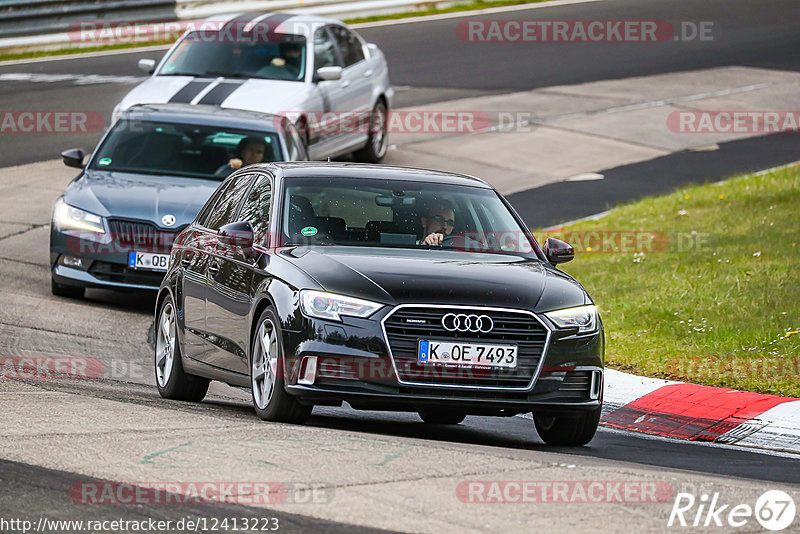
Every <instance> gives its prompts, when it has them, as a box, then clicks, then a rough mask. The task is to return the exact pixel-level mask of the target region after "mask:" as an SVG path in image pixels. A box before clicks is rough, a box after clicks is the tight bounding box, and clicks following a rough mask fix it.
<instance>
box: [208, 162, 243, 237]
mask: <svg viewBox="0 0 800 534" xmlns="http://www.w3.org/2000/svg"><path fill="white" fill-rule="evenodd" d="M252 178H253V175H252V174H248V175H244V176H239V177H237V178H236V179H235V180H234V181H233V182H231V184H230V186H229V187H228V189H227V190H226V191H225V192H224V193H223V194H222V195H220V197H219V201H218V202H217V204H216V206H214V209H213V210H212V211H211V215H210V216H209V218H208V222H206V224H205V226H206V227H207V228H210V229H211V230H219V229H220V228H222V227H223V226H225V225H226V224H229V223H232V222H234V219H233V218H234V217H236V213H237V211H238V208H239V205H240V204H241V203H242V199H243V198H244V195H245V193H247V188H248V187H249V186H250V182H251V181H252Z"/></svg>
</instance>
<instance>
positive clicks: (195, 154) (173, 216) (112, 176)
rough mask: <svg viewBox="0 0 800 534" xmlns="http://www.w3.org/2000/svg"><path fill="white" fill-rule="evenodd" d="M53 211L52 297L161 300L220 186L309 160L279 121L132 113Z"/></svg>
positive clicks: (77, 160)
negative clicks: (180, 246)
mask: <svg viewBox="0 0 800 534" xmlns="http://www.w3.org/2000/svg"><path fill="white" fill-rule="evenodd" d="M62 158H63V160H64V163H65V164H66V165H68V166H70V167H76V168H79V169H81V173H80V174H79V175H78V176H77V177H76V178H75V179H74V180H73V181H72V183H70V184H69V186H68V187H67V190H66V191H64V194H63V195H62V196H61V197H60V198H59V199H58V200H57V201H56V203H55V206H54V208H53V220H52V225H51V230H50V265H51V269H52V282H51V288H52V292H53V294H55V295H59V296H65V297H73V298H75V297H81V296H83V294H84V290H85V288H87V287H101V288H112V289H133V290H156V289H158V286H159V284H160V283H161V279H162V278H163V277H164V273H165V272H166V270H167V265H168V261H169V251H170V247H171V246H172V241H173V240H174V239H175V236H176V235H177V234H178V232H180V231H181V230H182V229H183V228H185V227H186V226H187V225H188V224H189V223H190V222H192V220H193V219H194V218H195V216H196V215H197V212H198V211H200V208H201V207H202V206H203V204H205V202H206V200H208V197H209V196H211V194H212V193H213V192H214V190H216V189H217V187H218V186H219V184H220V182H221V181H222V180H224V179H225V178H226V177H227V176H228V175H229V174H231V173H232V172H233V171H234V170H236V169H237V168H239V167H242V166H246V165H248V164H252V163H257V162H271V161H295V160H307V159H308V156H307V153H306V150H305V148H304V147H303V144H302V141H301V139H300V136H299V135H298V132H297V130H296V129H295V127H294V125H293V124H292V123H291V122H290V121H289V120H288V119H285V118H282V117H277V116H273V115H267V114H261V113H253V112H244V111H235V110H229V109H221V108H218V107H213V106H189V105H184V104H162V105H141V106H135V107H133V108H130V109H129V110H127V111H126V112H125V113H123V114H122V116H121V117H120V118H119V119H118V120H117V122H116V123H114V125H113V126H112V127H111V129H110V130H109V131H108V133H107V134H106V135H105V136H104V137H103V139H102V140H101V141H100V144H99V145H98V147H97V149H96V150H95V152H94V154H93V155H92V156H91V157H90V158H89V162H88V163H87V164H86V166H84V164H83V160H84V158H85V154H84V152H83V150H81V149H72V150H68V151H66V152H64V153H63V154H62Z"/></svg>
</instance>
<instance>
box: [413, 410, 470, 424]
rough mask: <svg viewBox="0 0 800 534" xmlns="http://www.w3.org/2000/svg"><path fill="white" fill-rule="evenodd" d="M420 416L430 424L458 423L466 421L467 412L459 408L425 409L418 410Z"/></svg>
mask: <svg viewBox="0 0 800 534" xmlns="http://www.w3.org/2000/svg"><path fill="white" fill-rule="evenodd" d="M417 413H418V414H419V418H420V419H422V420H423V421H424V422H426V423H428V424H429V425H457V424H459V423H461V422H462V421H464V419H466V417H467V412H465V411H463V410H458V409H455V410H454V409H446V408H440V409H431V408H429V409H425V410H419V411H418V412H417Z"/></svg>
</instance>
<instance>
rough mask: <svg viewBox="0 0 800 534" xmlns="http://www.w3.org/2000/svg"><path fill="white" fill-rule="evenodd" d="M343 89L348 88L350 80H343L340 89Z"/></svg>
mask: <svg viewBox="0 0 800 534" xmlns="http://www.w3.org/2000/svg"><path fill="white" fill-rule="evenodd" d="M345 87H350V80H345V81H343V82H342V89H344V88H345Z"/></svg>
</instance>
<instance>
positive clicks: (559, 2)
mask: <svg viewBox="0 0 800 534" xmlns="http://www.w3.org/2000/svg"><path fill="white" fill-rule="evenodd" d="M600 1H602V0H553V1H550V2H542V3H536V4H520V5H518V6H504V7H489V8H485V9H475V10H472V11H457V12H455V13H441V14H439V15H426V16H423V17H409V18H406V19H395V20H381V21H375V22H362V23H359V24H350V25H349V26H350V27H351V28H354V29H359V28H379V27H381V26H392V25H398V24H415V23H418V22H430V21H436V20H445V19H455V18H461V17H471V16H474V15H489V14H493V13H506V12H512V11H524V10H527V9H542V8H546V7H558V6H567V5H572V4H586V3H592V2H600ZM269 14H271V13H269ZM171 46H172V44H168V45H158V46H142V47H136V48H126V49H124V50H102V51H97V52H84V53H79V54H69V55H64V56H55V57H40V58H31V59H15V60H11V61H0V67H3V66H6V65H23V64H27V63H43V62H46V61H69V60H72V59H85V58H93V57H103V56H115V55H122V54H136V53H139V52H156V51H164V50H169V48H170V47H171Z"/></svg>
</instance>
